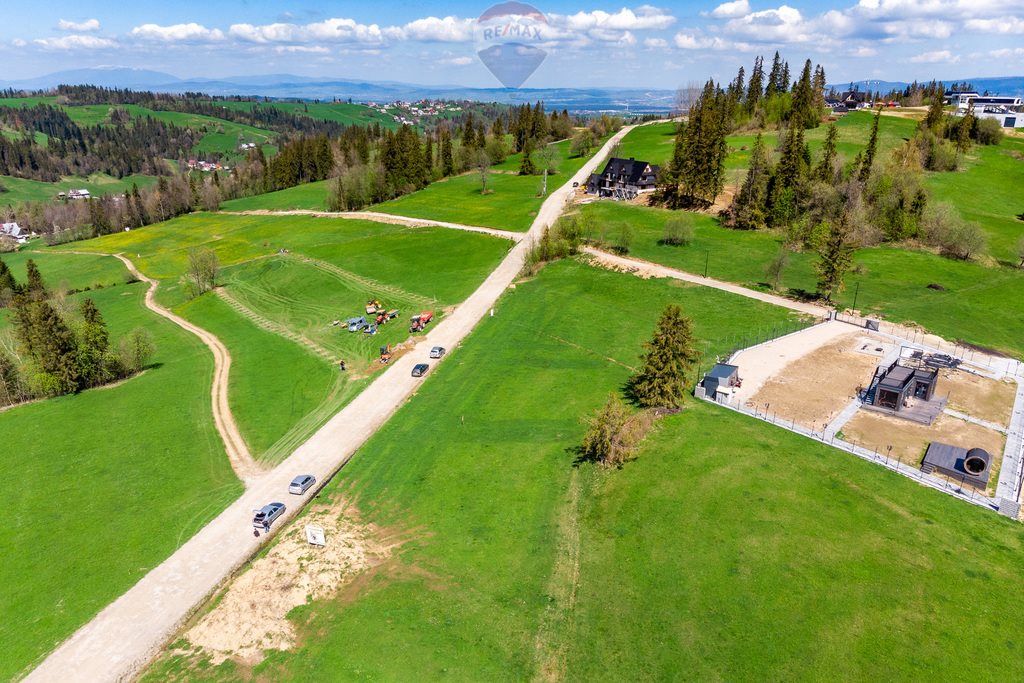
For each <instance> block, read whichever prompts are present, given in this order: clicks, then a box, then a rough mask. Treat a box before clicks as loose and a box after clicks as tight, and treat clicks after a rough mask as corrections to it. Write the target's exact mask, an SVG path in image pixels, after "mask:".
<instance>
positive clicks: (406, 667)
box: [154, 263, 790, 680]
mask: <svg viewBox="0 0 1024 683" xmlns="http://www.w3.org/2000/svg"><path fill="white" fill-rule="evenodd" d="M623 301H629V302H631V306H630V308H629V315H628V316H625V315H620V316H609V315H608V311H611V310H621V302H623ZM670 301H676V302H679V303H681V304H682V305H683V306H684V308H685V309H686V310H687V311H688V312H689V313H690V314H691V315H693V316H695V319H696V321H697V327H698V330H699V333H700V335H701V337H702V338H707V339H708V340H709V343H710V349H711V351H715V350H721V348H722V347H723V346H724V345H725V344H726V343H727V342H726V337H727V336H728V335H729V334H730V333H732V332H734V331H735V330H737V329H739V328H741V327H743V326H747V325H751V324H757V323H761V324H765V325H769V324H779V323H781V322H783V321H785V320H790V318H789V316H788V314H787V313H786V312H784V311H782V310H780V309H774V308H771V307H768V306H764V305H761V304H758V303H755V302H750V301H745V300H743V299H740V298H737V297H728V296H725V295H721V294H718V293H715V292H708V291H704V290H701V289H698V288H694V287H677V286H674V285H670V284H665V283H653V282H644V281H641V280H639V279H635V278H628V277H623V276H620V275H616V274H614V273H608V272H604V271H599V270H595V269H591V268H589V267H587V266H583V265H580V264H576V263H563V264H558V265H555V266H552V267H549V268H548V269H545V270H544V271H542V273H541V274H540V276H539V277H538V278H536V279H535V280H533V281H531V282H528V283H525V284H522V285H520V286H519V287H517V289H516V290H514V291H513V292H511V293H510V294H508V295H507V296H506V297H505V298H504V299H503V300H502V302H501V303H500V304H499V306H498V307H497V314H496V316H495V317H494V318H493V319H492V318H488V319H486V320H485V322H484V324H483V325H482V326H481V327H480V328H479V329H478V330H477V331H476V332H474V333H473V335H472V336H471V338H470V339H469V340H467V342H466V343H464V345H463V346H462V347H460V349H459V350H458V351H457V352H456V353H455V354H454V355H453V356H452V357H451V358H450V359H449V360H448V361H446V363H445V364H444V365H442V366H441V367H440V368H438V370H437V372H436V373H435V374H433V375H431V376H428V377H427V378H426V380H425V382H424V385H423V388H422V389H420V390H419V391H418V392H417V397H416V398H414V399H413V400H411V401H410V402H409V403H408V404H407V405H405V406H404V407H403V408H402V409H401V410H400V411H399V414H398V415H397V416H396V417H395V418H393V419H392V420H391V421H390V422H389V423H388V424H387V425H386V426H385V427H384V428H383V429H382V430H381V431H380V432H379V433H378V434H377V435H376V436H374V437H373V438H372V439H371V440H370V442H368V443H367V444H366V446H365V447H364V448H362V449H361V452H360V454H359V455H357V456H356V458H355V460H354V461H353V462H352V464H351V465H349V466H348V467H347V468H346V469H345V470H344V471H343V474H342V475H341V477H340V480H339V481H338V483H337V484H336V486H335V485H332V491H331V494H332V495H346V496H350V497H352V498H353V499H354V500H356V501H358V504H359V507H360V509H361V512H362V514H363V515H364V517H365V518H367V519H368V520H369V521H372V522H374V523H376V524H379V525H382V526H384V527H388V528H389V529H392V530H394V529H396V528H397V529H406V530H407V529H413V528H415V529H416V532H415V535H414V537H413V538H414V540H411V541H410V542H409V544H408V545H407V546H406V547H405V548H404V549H403V550H402V551H401V553H400V558H401V559H400V560H399V565H400V566H401V567H404V569H402V568H394V569H393V570H392V571H389V572H387V576H390V577H391V578H385V576H384V575H381V576H378V577H377V578H376V579H375V580H373V581H371V583H370V588H369V590H368V592H367V593H366V594H364V595H363V596H362V597H361V598H360V599H359V600H357V601H355V602H353V603H351V604H345V605H344V606H342V603H340V602H334V601H328V602H325V603H319V604H316V605H314V606H313V607H311V608H302V609H299V610H297V612H296V614H295V616H296V619H297V621H299V622H301V623H307V619H308V620H309V621H308V623H307V625H306V626H303V627H301V629H302V631H303V632H304V633H316V634H317V635H316V637H315V638H306V637H303V640H302V643H303V644H302V646H301V648H300V649H298V650H297V651H295V652H294V653H290V654H284V655H277V654H275V655H272V656H271V659H270V660H268V662H267V663H266V664H264V665H263V666H262V667H261V668H260V672H259V673H260V674H261V675H263V676H265V677H267V678H270V679H274V680H316V679H319V680H324V679H330V680H344V679H350V678H357V677H358V678H372V679H390V680H409V679H435V678H438V677H440V676H448V677H454V678H455V679H457V680H469V679H471V680H504V679H524V678H528V677H529V676H530V672H531V670H532V652H533V634H534V632H535V630H536V626H537V622H538V620H539V619H540V617H541V615H542V614H543V612H544V610H545V607H546V605H547V604H548V601H547V598H546V595H547V588H546V584H547V581H548V574H549V572H550V567H551V562H552V559H553V555H554V552H555V545H556V537H555V528H554V519H555V517H556V516H557V512H558V508H559V506H560V504H561V502H562V499H563V493H564V491H565V488H566V486H567V483H568V480H569V478H570V474H571V471H572V468H571V462H572V459H573V455H572V454H571V453H567V452H566V448H568V447H570V446H572V445H574V444H575V443H577V440H578V438H579V434H580V432H581V429H582V428H581V426H580V424H579V423H578V417H579V416H580V415H582V414H584V413H586V412H589V411H590V410H591V409H592V408H593V407H594V406H595V405H596V404H597V403H599V402H601V401H602V400H603V397H604V395H605V394H606V392H608V391H610V390H612V389H614V388H615V387H617V386H618V385H619V384H620V383H621V381H622V380H623V379H624V378H625V376H626V374H627V373H628V370H626V368H624V367H623V365H622V364H634V363H635V362H636V359H637V353H638V351H639V341H640V339H641V338H642V337H643V336H646V335H647V334H649V332H650V329H651V328H652V326H653V323H654V320H655V318H656V317H657V315H658V313H659V312H660V310H661V309H662V307H663V306H664V305H665V304H666V303H668V302H670ZM552 399H554V400H552ZM438 406H443V407H444V409H443V410H440V411H439V409H438ZM463 416H464V418H465V421H464V423H463V422H462V420H461V418H462V417H463ZM335 488H336V489H337V490H334V489H335ZM357 634H358V637H357ZM383 642H401V643H402V647H401V648H400V649H399V650H395V649H393V648H390V647H381V643H383ZM343 643H344V646H342V644H343ZM174 666H175V664H171V665H170V667H171V668H173V667H174ZM157 672H158V673H156V674H154V677H155V678H159V677H161V676H163V675H164V674H165V672H166V670H165V669H164V668H158V669H157ZM222 673H223V674H228V672H227V671H224V672H220V671H219V672H217V676H220V675H221V674H222ZM195 675H196V674H195V673H192V674H190V676H192V677H194V676H195ZM227 677H228V678H230V677H231V676H230V675H227Z"/></svg>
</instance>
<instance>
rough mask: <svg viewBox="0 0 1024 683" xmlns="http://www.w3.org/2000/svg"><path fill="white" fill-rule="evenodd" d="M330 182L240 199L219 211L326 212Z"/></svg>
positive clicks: (225, 204)
mask: <svg viewBox="0 0 1024 683" xmlns="http://www.w3.org/2000/svg"><path fill="white" fill-rule="evenodd" d="M331 182H332V181H330V180H319V181H317V182H315V183H303V184H302V185H296V186H295V187H289V188H287V189H284V190H277V191H276V192H267V193H264V194H257V195H253V196H251V197H242V198H241V199H231V200H228V201H226V202H222V203H221V205H220V210H221V211H289V210H292V209H308V210H311V211H328V210H329V209H330V207H329V206H327V198H328V196H330V194H331Z"/></svg>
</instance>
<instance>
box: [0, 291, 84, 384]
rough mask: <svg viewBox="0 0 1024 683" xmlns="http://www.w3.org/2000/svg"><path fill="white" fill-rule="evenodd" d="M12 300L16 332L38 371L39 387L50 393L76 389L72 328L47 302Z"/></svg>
mask: <svg viewBox="0 0 1024 683" xmlns="http://www.w3.org/2000/svg"><path fill="white" fill-rule="evenodd" d="M15 301H16V303H15V305H14V313H15V326H14V327H15V335H16V336H17V338H18V341H19V342H21V345H22V348H23V349H24V350H25V352H26V353H27V354H28V355H29V356H31V358H32V360H33V362H34V363H35V365H36V367H37V368H38V370H39V375H38V377H37V379H36V383H37V384H38V385H39V389H40V390H41V391H42V392H43V393H45V394H48V395H53V396H59V395H61V394H70V393H74V392H75V391H78V389H79V380H80V377H79V372H78V361H77V358H76V340H75V335H74V334H73V333H72V332H71V329H70V328H68V326H67V325H66V324H65V323H64V321H63V320H61V318H60V316H59V315H58V314H57V311H56V309H54V308H53V306H51V305H50V303H49V302H48V301H29V300H25V299H24V298H23V297H17V298H16V299H15Z"/></svg>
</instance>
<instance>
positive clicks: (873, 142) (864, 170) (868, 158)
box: [857, 107, 882, 183]
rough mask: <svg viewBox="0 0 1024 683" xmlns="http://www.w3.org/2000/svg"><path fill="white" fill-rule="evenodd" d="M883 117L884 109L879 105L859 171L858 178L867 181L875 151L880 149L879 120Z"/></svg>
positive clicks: (863, 181) (873, 161)
mask: <svg viewBox="0 0 1024 683" xmlns="http://www.w3.org/2000/svg"><path fill="white" fill-rule="evenodd" d="M881 118H882V109H881V107H879V109H878V113H877V114H875V120H874V121H873V122H872V124H871V137H869V138H868V146H867V147H866V148H865V149H864V159H863V161H861V165H860V171H859V172H858V173H857V180H859V181H860V182H862V183H866V182H867V181H868V178H870V177H871V166H872V165H873V164H874V163H875V152H876V151H877V149H878V121H879V120H880V119H881Z"/></svg>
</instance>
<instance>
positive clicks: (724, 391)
mask: <svg viewBox="0 0 1024 683" xmlns="http://www.w3.org/2000/svg"><path fill="white" fill-rule="evenodd" d="M739 373H740V369H739V368H738V367H737V366H735V365H729V364H728V363H716V364H715V366H714V367H713V368H711V369H710V370H709V371H708V373H707V374H706V375H704V381H702V382H701V386H702V387H704V395H705V396H708V397H710V398H713V399H715V400H716V401H717V400H719V397H722V398H727V397H728V396H729V395H731V394H732V389H733V387H738V386H740V383H741V382H742V380H741V379H740V375H739Z"/></svg>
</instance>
